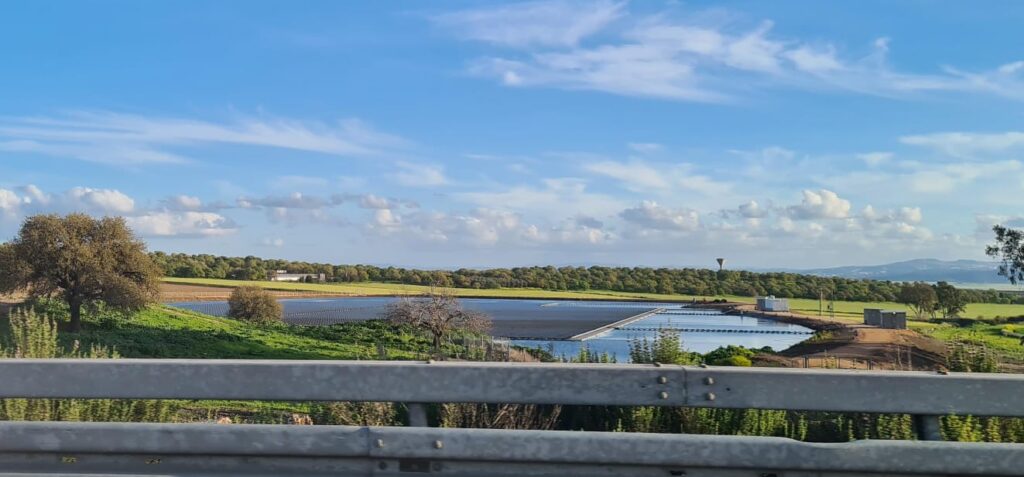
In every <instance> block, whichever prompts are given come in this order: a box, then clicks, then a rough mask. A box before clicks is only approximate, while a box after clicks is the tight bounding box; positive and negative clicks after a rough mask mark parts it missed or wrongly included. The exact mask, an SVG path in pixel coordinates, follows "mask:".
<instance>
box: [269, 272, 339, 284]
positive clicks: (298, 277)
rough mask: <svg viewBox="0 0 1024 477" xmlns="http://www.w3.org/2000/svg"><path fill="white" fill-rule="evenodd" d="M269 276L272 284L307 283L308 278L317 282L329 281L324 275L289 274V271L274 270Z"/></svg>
mask: <svg viewBox="0 0 1024 477" xmlns="http://www.w3.org/2000/svg"><path fill="white" fill-rule="evenodd" d="M267 275H268V276H267V279H268V280H270V281H272V282H301V281H305V280H306V277H312V278H313V280H315V281H317V282H325V281H327V276H326V275H324V274H323V273H288V270H274V271H272V272H270V273H268V274H267Z"/></svg>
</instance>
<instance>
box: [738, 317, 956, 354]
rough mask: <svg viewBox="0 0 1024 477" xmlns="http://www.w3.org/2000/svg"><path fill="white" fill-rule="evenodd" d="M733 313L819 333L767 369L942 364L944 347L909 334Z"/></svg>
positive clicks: (817, 319) (825, 320) (816, 319)
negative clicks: (800, 326)
mask: <svg viewBox="0 0 1024 477" xmlns="http://www.w3.org/2000/svg"><path fill="white" fill-rule="evenodd" d="M733 310H734V311H736V312H742V313H743V314H745V315H756V316H763V317H765V318H770V319H774V320H779V321H783V322H786V323H794V324H798V325H802V326H806V327H808V328H811V329H813V330H815V331H818V332H819V333H818V335H817V336H815V337H814V338H812V339H810V340H807V341H805V342H803V343H799V344H797V345H795V346H793V347H791V348H789V349H787V350H785V351H783V352H781V353H779V354H778V358H780V359H772V360H766V361H765V364H768V365H774V366H787V365H788V366H791V367H805V366H806V367H811V368H826V367H827V368H832V367H841V368H846V369H918V370H933V369H940V368H942V367H944V366H945V364H946V345H945V344H944V343H943V342H942V341H939V340H936V339H934V338H929V337H927V336H923V335H921V334H919V333H917V332H915V331H912V330H889V329H883V328H876V327H873V326H867V325H859V324H850V323H844V322H841V321H838V320H830V319H828V318H822V317H815V316H807V315H802V314H800V313H792V312H789V313H759V312H757V311H755V310H754V307H753V305H738V306H736V307H734V308H733Z"/></svg>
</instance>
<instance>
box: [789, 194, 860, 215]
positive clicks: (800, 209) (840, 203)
mask: <svg viewBox="0 0 1024 477" xmlns="http://www.w3.org/2000/svg"><path fill="white" fill-rule="evenodd" d="M788 210H789V213H790V216H792V217H793V218H794V219H801V220H808V219H842V218H846V217H847V216H849V215H850V201H848V200H846V199H843V198H840V197H839V196H838V195H836V193H835V192H832V191H830V190H826V189H822V190H820V191H812V190H805V191H803V200H802V201H801V203H800V204H799V205H793V206H790V207H789V208H788Z"/></svg>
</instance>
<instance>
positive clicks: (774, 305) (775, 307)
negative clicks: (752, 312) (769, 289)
mask: <svg viewBox="0 0 1024 477" xmlns="http://www.w3.org/2000/svg"><path fill="white" fill-rule="evenodd" d="M756 309H757V311H789V300H787V299H785V298H775V296H774V295H769V296H759V297H757V307H756Z"/></svg>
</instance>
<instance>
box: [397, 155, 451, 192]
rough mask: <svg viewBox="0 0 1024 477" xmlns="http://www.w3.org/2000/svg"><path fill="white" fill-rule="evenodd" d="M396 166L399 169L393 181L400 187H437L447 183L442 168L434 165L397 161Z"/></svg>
mask: <svg viewBox="0 0 1024 477" xmlns="http://www.w3.org/2000/svg"><path fill="white" fill-rule="evenodd" d="M396 166H397V167H398V168H399V169H400V170H399V171H398V172H396V173H395V174H394V176H393V177H394V179H395V181H396V182H398V183H399V184H401V185H404V186H408V187H437V186H443V185H446V184H448V183H449V180H448V178H447V177H445V175H444V168H442V167H441V166H436V165H428V164H415V163H411V162H405V161H399V162H398V163H397V164H396Z"/></svg>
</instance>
